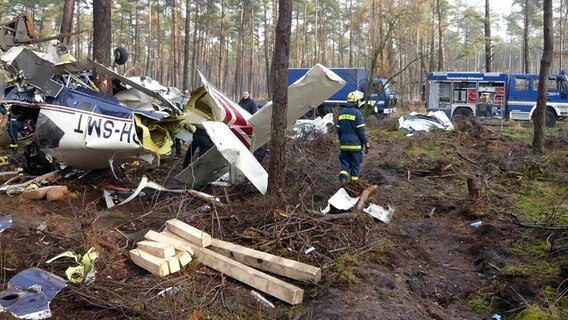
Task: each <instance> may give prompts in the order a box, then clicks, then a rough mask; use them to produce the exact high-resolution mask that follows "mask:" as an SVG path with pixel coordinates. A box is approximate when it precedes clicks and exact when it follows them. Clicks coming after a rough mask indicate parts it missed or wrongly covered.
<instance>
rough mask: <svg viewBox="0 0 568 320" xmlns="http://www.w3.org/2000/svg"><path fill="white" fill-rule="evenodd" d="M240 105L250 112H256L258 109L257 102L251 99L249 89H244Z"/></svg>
mask: <svg viewBox="0 0 568 320" xmlns="http://www.w3.org/2000/svg"><path fill="white" fill-rule="evenodd" d="M239 106H241V107H242V108H243V109H245V110H246V111H248V113H250V114H254V113H255V112H256V111H257V109H258V108H257V107H256V102H254V100H253V99H251V97H250V95H249V92H248V91H243V95H242V97H241V100H239Z"/></svg>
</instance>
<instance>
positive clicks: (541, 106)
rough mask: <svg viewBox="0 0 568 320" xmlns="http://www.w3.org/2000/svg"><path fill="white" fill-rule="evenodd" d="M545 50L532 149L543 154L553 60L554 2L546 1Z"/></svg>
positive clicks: (541, 66) (541, 67) (542, 59)
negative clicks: (547, 98) (549, 76)
mask: <svg viewBox="0 0 568 320" xmlns="http://www.w3.org/2000/svg"><path fill="white" fill-rule="evenodd" d="M543 13H544V50H543V51H542V58H541V59H540V74H539V77H538V96H537V100H536V111H535V115H534V136H533V145H532V149H533V152H535V153H542V152H543V148H544V115H545V111H546V96H547V90H548V74H549V72H550V62H551V60H552V50H553V38H552V37H553V35H552V0H544V8H543Z"/></svg>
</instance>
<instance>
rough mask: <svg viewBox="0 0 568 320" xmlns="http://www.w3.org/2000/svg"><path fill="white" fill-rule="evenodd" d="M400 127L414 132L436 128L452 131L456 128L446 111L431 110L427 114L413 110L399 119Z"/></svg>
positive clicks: (410, 132) (411, 132)
mask: <svg viewBox="0 0 568 320" xmlns="http://www.w3.org/2000/svg"><path fill="white" fill-rule="evenodd" d="M398 128H399V129H405V130H407V131H408V132H409V134H413V133H414V132H415V131H430V130H434V129H439V130H447V131H451V130H454V125H453V124H452V122H451V121H450V119H449V118H448V116H447V115H446V113H445V112H444V111H436V112H429V113H428V114H427V115H423V114H420V113H417V112H412V113H410V114H409V115H404V116H402V117H400V118H399V119H398Z"/></svg>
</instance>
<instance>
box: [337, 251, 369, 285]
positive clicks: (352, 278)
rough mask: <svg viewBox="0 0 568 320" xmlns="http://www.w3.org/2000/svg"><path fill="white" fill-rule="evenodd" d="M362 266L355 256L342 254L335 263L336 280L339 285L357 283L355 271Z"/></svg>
mask: <svg viewBox="0 0 568 320" xmlns="http://www.w3.org/2000/svg"><path fill="white" fill-rule="evenodd" d="M362 265H363V263H362V262H361V261H359V259H357V257H356V256H353V255H350V254H348V253H346V254H343V255H342V256H341V257H339V259H337V262H336V263H335V270H336V272H337V275H336V280H337V281H338V282H340V283H357V282H359V279H357V276H356V275H355V271H356V270H357V269H358V268H360V267H361V266H362Z"/></svg>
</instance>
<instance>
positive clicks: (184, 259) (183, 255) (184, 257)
mask: <svg viewBox="0 0 568 320" xmlns="http://www.w3.org/2000/svg"><path fill="white" fill-rule="evenodd" d="M175 257H176V258H177V259H178V260H179V264H180V266H182V267H185V266H187V265H188V264H189V263H190V262H191V255H190V254H189V252H187V251H186V250H176V255H175Z"/></svg>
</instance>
